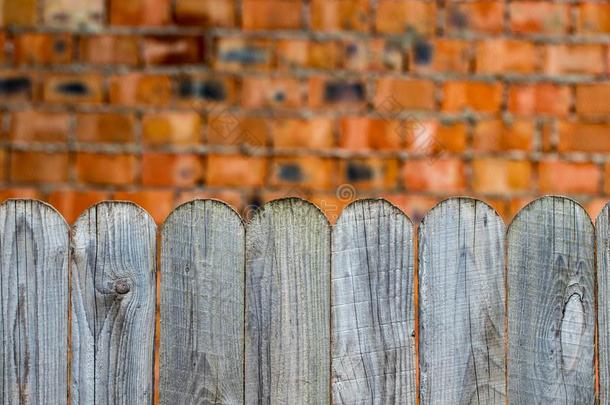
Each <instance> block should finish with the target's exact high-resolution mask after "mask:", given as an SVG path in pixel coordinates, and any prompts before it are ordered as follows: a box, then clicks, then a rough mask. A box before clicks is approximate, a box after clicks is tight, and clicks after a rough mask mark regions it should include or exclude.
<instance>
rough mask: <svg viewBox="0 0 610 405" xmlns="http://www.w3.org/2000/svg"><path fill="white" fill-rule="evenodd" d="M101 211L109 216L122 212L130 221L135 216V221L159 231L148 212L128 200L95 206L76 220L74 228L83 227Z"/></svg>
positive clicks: (100, 203) (99, 203)
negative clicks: (84, 223) (85, 222)
mask: <svg viewBox="0 0 610 405" xmlns="http://www.w3.org/2000/svg"><path fill="white" fill-rule="evenodd" d="M99 211H105V212H107V213H108V214H112V213H115V212H122V213H125V214H126V216H127V217H129V218H130V219H132V216H133V219H134V220H136V219H137V220H141V221H142V222H143V223H144V224H146V225H149V226H152V227H153V228H154V229H155V230H156V229H157V224H156V223H155V220H154V219H153V217H152V215H150V214H149V213H148V211H146V210H145V209H144V208H142V207H141V206H140V205H138V204H136V203H135V202H133V201H126V200H106V201H100V202H98V203H95V204H93V205H92V206H91V207H89V208H87V209H86V210H85V211H83V212H82V213H81V214H80V215H79V216H78V218H76V221H74V224H73V225H72V228H73V229H76V228H77V227H79V226H82V225H83V224H82V223H83V221H90V218H91V215H93V216H94V217H95V216H96V215H97V214H98V213H99Z"/></svg>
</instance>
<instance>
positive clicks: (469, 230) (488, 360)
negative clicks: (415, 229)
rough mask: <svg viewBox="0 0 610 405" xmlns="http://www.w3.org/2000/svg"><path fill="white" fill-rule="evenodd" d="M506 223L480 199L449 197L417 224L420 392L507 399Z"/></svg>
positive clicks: (444, 400)
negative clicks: (505, 331) (504, 250)
mask: <svg viewBox="0 0 610 405" xmlns="http://www.w3.org/2000/svg"><path fill="white" fill-rule="evenodd" d="M503 247H504V223H503V222H502V219H501V218H500V217H499V216H498V214H497V213H496V212H495V211H494V210H493V209H492V208H490V207H489V206H488V205H487V204H485V203H483V202H482V201H478V200H474V199H471V198H451V199H448V200H445V201H443V202H441V203H440V204H438V205H437V206H435V207H434V208H433V209H432V210H430V211H429V212H428V214H427V215H426V216H425V217H424V219H423V221H422V223H421V225H420V228H419V314H420V319H419V327H420V335H419V342H420V345H419V351H420V360H419V364H420V376H421V377H420V378H421V386H420V399H421V403H423V404H454V403H455V404H457V403H481V404H504V403H505V402H506V394H505V392H506V388H505V387H506V386H505V379H504V375H505V374H504V373H505V366H504V364H505V360H504V303H505V300H504V295H505V294H504V254H503V253H504V252H503Z"/></svg>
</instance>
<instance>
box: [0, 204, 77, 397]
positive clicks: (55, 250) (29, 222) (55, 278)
mask: <svg viewBox="0 0 610 405" xmlns="http://www.w3.org/2000/svg"><path fill="white" fill-rule="evenodd" d="M0 223H1V224H2V225H3V227H2V233H1V234H0V250H1V251H2V260H1V261H0V266H2V267H1V269H0V303H1V310H2V313H1V315H0V336H1V338H2V344H1V345H0V359H1V360H0V361H2V367H0V404H6V405H8V404H11V405H12V404H65V403H66V402H67V380H68V379H67V373H68V366H67V363H68V294H69V288H68V252H69V239H68V238H69V231H68V225H67V224H66V222H65V221H64V220H63V219H62V218H61V216H60V215H59V214H58V213H57V212H56V211H55V210H54V209H53V208H51V206H49V205H46V204H44V203H42V202H39V201H31V200H30V201H27V200H9V201H6V202H5V203H3V204H2V205H0Z"/></svg>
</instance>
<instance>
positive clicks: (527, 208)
mask: <svg viewBox="0 0 610 405" xmlns="http://www.w3.org/2000/svg"><path fill="white" fill-rule="evenodd" d="M552 200H558V201H566V202H568V203H570V204H573V205H574V206H575V207H576V208H578V209H579V210H580V211H581V212H582V213H583V214H584V216H585V218H587V219H588V220H589V224H590V225H591V227H592V228H593V229H594V228H595V224H594V223H593V220H592V219H591V216H590V215H589V213H588V212H587V210H586V209H585V207H583V206H582V204H581V203H579V202H578V201H576V200H575V199H573V198H571V197H566V196H563V195H554V194H547V195H543V196H541V197H538V198H535V199H533V200H532V201H530V202H528V203H527V204H525V205H524V206H523V207H522V208H521V209H520V210H519V212H517V213H516V214H515V216H514V217H513V219H512V220H511V221H510V223H509V224H508V227H507V228H506V236H507V240H508V236H509V235H510V234H511V229H512V228H513V225H514V224H516V223H517V222H518V220H519V218H521V216H522V215H524V214H525V213H527V212H528V211H530V210H532V209H534V208H535V207H536V206H537V205H539V204H541V203H542V202H544V201H552ZM608 204H610V203H608ZM608 204H606V207H607V206H608ZM604 209H605V207H604ZM602 212H603V210H602ZM600 215H601V213H600Z"/></svg>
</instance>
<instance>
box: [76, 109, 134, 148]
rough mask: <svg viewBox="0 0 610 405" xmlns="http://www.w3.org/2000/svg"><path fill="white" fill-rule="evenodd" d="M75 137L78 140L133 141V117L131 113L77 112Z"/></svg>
mask: <svg viewBox="0 0 610 405" xmlns="http://www.w3.org/2000/svg"><path fill="white" fill-rule="evenodd" d="M76 139H77V140H78V141H79V142H103V143H128V142H134V141H135V118H134V116H133V115H132V114H118V113H99V114H94V113H89V114H78V115H77V117H76Z"/></svg>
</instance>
